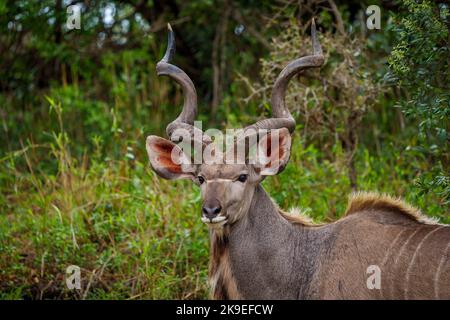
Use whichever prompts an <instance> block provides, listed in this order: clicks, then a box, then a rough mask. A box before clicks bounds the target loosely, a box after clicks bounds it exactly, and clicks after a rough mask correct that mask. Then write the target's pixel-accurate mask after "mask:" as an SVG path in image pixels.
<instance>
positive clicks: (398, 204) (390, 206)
mask: <svg viewBox="0 0 450 320" xmlns="http://www.w3.org/2000/svg"><path fill="white" fill-rule="evenodd" d="M370 210H380V211H388V212H395V213H399V214H403V215H405V216H407V217H409V218H411V219H413V220H415V221H418V222H421V223H424V224H436V223H437V222H436V220H434V219H432V218H430V217H427V216H425V215H423V214H422V213H421V212H420V210H419V209H417V208H415V207H413V206H411V205H409V204H408V203H406V202H404V201H403V200H402V199H400V198H393V197H391V196H389V195H386V194H379V193H376V192H357V193H353V194H352V195H351V196H350V197H349V201H348V206H347V210H346V212H345V215H346V216H347V215H351V214H354V213H356V212H361V211H370Z"/></svg>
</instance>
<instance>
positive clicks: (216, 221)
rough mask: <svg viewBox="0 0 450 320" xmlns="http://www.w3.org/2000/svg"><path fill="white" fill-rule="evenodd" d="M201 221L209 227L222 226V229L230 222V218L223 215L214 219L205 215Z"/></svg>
mask: <svg viewBox="0 0 450 320" xmlns="http://www.w3.org/2000/svg"><path fill="white" fill-rule="evenodd" d="M201 220H202V222H203V223H205V224H207V225H210V226H220V227H221V226H223V225H225V224H226V223H227V222H228V218H227V217H225V216H223V215H219V216H216V217H214V218H208V217H206V216H205V215H202V218H201Z"/></svg>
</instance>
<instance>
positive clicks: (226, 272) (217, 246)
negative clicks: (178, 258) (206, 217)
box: [208, 227, 241, 300]
mask: <svg viewBox="0 0 450 320" xmlns="http://www.w3.org/2000/svg"><path fill="white" fill-rule="evenodd" d="M228 233H229V227H225V228H224V230H222V231H221V232H217V231H213V232H212V234H211V250H210V257H209V275H208V278H209V282H210V287H211V298H213V299H216V300H230V299H231V300H238V299H240V298H241V296H240V294H239V291H238V289H237V285H236V280H235V279H234V276H233V273H232V270H231V266H230V255H229V246H228Z"/></svg>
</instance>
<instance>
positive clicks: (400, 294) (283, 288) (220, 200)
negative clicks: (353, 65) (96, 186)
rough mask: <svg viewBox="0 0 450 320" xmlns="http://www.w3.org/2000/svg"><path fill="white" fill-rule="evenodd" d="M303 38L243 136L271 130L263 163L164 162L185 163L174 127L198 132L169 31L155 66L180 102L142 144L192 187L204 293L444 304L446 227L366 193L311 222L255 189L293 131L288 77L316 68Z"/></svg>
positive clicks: (273, 170) (193, 100)
mask: <svg viewBox="0 0 450 320" xmlns="http://www.w3.org/2000/svg"><path fill="white" fill-rule="evenodd" d="M311 35H312V43H313V55H310V56H306V57H301V58H299V59H296V60H294V61H292V62H290V63H289V64H288V65H287V66H286V67H285V68H284V69H283V70H282V71H281V73H280V75H279V76H278V78H277V80H276V82H275V84H274V87H273V91H272V98H271V106H272V112H273V118H271V119H265V120H261V121H258V122H256V123H255V124H253V125H252V126H250V127H247V128H245V130H244V132H247V131H248V130H249V129H251V128H253V129H255V128H256V129H267V130H270V131H269V133H268V134H267V135H265V136H264V137H262V138H261V141H266V142H267V140H268V139H269V137H270V136H271V135H272V134H273V133H274V132H276V133H277V137H278V141H277V142H278V143H275V144H273V143H269V144H267V149H268V150H266V155H267V157H268V158H269V165H266V166H263V167H261V166H255V165H252V164H248V163H244V164H205V163H202V164H197V165H194V164H191V165H187V166H186V165H183V164H180V162H179V161H174V157H172V155H174V154H175V155H176V154H178V156H179V157H186V158H189V157H188V156H187V155H184V154H183V152H182V150H181V149H180V147H179V145H177V144H176V143H175V142H179V138H174V137H173V133H174V131H175V130H177V129H180V128H182V129H185V130H187V131H188V132H189V133H190V134H192V135H194V133H195V132H196V131H198V130H200V129H198V128H196V127H194V126H193V122H194V119H195V117H196V113H197V95H196V91H195V87H194V84H193V83H192V81H191V79H190V78H189V77H188V76H187V75H186V73H185V72H184V71H182V70H181V69H179V68H178V67H176V66H175V65H172V64H170V59H171V57H172V55H173V53H174V51H175V44H174V34H173V31H172V30H171V28H170V26H169V41H168V42H169V43H168V48H167V51H166V54H165V55H164V57H163V59H162V60H161V61H160V62H159V63H158V64H157V67H156V69H157V73H158V75H167V76H169V77H171V78H172V79H174V80H175V81H177V82H178V83H179V84H180V85H181V87H182V89H183V92H184V105H183V110H182V112H181V114H180V115H179V116H178V118H176V119H175V121H173V122H172V123H170V124H169V125H168V127H167V134H168V136H169V138H170V139H171V140H172V141H169V140H166V139H163V138H160V137H157V136H149V137H148V138H147V144H146V147H147V152H148V155H149V158H150V164H151V166H152V168H153V170H154V171H155V172H156V173H157V174H158V175H159V176H161V177H163V178H165V179H181V178H187V179H191V180H192V181H193V182H194V183H195V184H196V185H198V186H199V187H200V189H201V194H202V198H203V206H202V218H201V219H202V221H203V222H205V223H206V224H207V225H208V226H209V228H210V240H211V243H210V266H209V281H210V285H211V293H212V297H213V298H216V299H450V268H449V243H450V227H449V226H446V225H441V224H438V223H435V222H434V221H432V220H430V219H427V218H426V217H425V216H424V215H422V214H421V213H420V212H419V211H418V210H417V209H415V208H413V207H411V206H409V205H408V204H406V203H404V202H402V201H401V200H398V199H394V198H391V197H388V196H384V195H379V194H375V193H359V194H355V195H353V196H352V197H351V198H350V201H349V204H348V208H347V212H346V214H345V216H344V217H343V218H341V219H340V220H338V221H335V222H333V223H329V224H314V223H312V222H310V220H309V219H308V218H306V217H305V216H303V215H301V214H296V215H294V214H293V213H285V212H283V211H282V210H280V209H279V208H278V207H277V205H276V204H275V203H274V202H273V201H272V200H271V198H270V197H269V196H268V195H267V193H266V192H265V191H264V189H263V187H262V186H261V185H260V182H261V181H262V180H263V179H264V178H265V176H267V175H274V174H278V173H279V172H281V171H282V170H283V168H284V167H285V165H286V164H287V162H288V160H289V155H290V147H291V133H292V132H293V131H294V128H295V120H294V118H293V117H292V115H291V114H290V112H289V111H288V109H287V108H286V106H285V102H284V95H285V91H286V87H287V85H288V82H289V80H290V79H291V78H292V77H293V76H294V75H296V74H298V73H299V72H301V71H303V70H305V69H308V68H316V67H320V66H321V65H322V64H323V62H324V57H323V55H322V49H321V46H320V44H319V42H318V39H317V36H316V28H315V24H314V21H313V22H312V24H311ZM197 133H198V132H197ZM201 137H202V138H201V141H200V142H201V144H202V146H205V145H209V144H212V143H213V142H212V141H211V138H210V137H208V136H207V135H202V136H201ZM372 272H374V273H373V274H372ZM376 273H377V274H376ZM372 276H378V277H379V278H377V279H378V281H379V282H378V285H376V281H375V280H376V279H375V278H373V279H375V280H374V282H373V283H371V280H373V279H370V277H372ZM371 284H372V285H371Z"/></svg>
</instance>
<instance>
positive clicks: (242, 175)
mask: <svg viewBox="0 0 450 320" xmlns="http://www.w3.org/2000/svg"><path fill="white" fill-rule="evenodd" d="M247 177H248V175H247V174H241V175H240V176H239V178H238V181H239V182H245V181H247Z"/></svg>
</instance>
